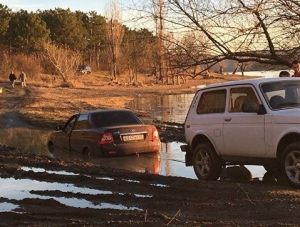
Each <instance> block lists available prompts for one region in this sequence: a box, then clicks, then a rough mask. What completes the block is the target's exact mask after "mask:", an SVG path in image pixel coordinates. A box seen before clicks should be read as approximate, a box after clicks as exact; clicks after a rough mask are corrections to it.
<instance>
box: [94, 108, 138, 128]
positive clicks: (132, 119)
mask: <svg viewBox="0 0 300 227" xmlns="http://www.w3.org/2000/svg"><path fill="white" fill-rule="evenodd" d="M91 121H92V124H93V125H94V127H96V128H101V127H110V126H119V125H132V124H143V122H141V121H140V120H139V119H138V118H137V117H136V116H135V115H134V114H133V113H131V112H129V111H107V112H97V113H93V114H92V115H91Z"/></svg>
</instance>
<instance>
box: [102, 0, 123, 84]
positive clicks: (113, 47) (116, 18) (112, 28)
mask: <svg viewBox="0 0 300 227" xmlns="http://www.w3.org/2000/svg"><path fill="white" fill-rule="evenodd" d="M106 14H107V18H108V21H107V28H106V36H107V44H108V50H109V53H110V55H111V68H112V70H111V71H112V79H113V80H117V74H118V70H117V62H118V59H119V55H120V53H121V51H120V47H121V42H122V39H123V36H124V27H123V25H122V24H121V23H120V20H121V13H120V10H119V8H118V1H117V0H111V2H110V5H109V7H108V10H107V12H106Z"/></svg>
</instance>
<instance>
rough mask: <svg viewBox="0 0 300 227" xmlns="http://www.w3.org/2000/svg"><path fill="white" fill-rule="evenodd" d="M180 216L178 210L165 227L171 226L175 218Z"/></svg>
mask: <svg viewBox="0 0 300 227" xmlns="http://www.w3.org/2000/svg"><path fill="white" fill-rule="evenodd" d="M178 214H180V209H179V210H178V211H177V213H176V214H175V216H174V217H173V218H172V219H171V220H170V221H169V222H168V224H167V225H169V224H171V222H172V221H173V220H174V219H175V218H176V216H177V215H178Z"/></svg>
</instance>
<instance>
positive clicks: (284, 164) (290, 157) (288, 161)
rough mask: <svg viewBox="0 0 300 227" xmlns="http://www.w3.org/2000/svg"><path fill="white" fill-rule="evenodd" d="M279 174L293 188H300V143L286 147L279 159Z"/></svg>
mask: <svg viewBox="0 0 300 227" xmlns="http://www.w3.org/2000/svg"><path fill="white" fill-rule="evenodd" d="M281 173H282V175H283V177H284V178H285V180H286V181H287V182H288V183H289V184H290V185H292V186H293V187H295V188H300V142H294V143H291V144H290V145H289V146H287V147H286V149H285V150H284V152H283V154H282V158H281Z"/></svg>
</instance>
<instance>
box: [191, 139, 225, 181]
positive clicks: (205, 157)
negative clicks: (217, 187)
mask: <svg viewBox="0 0 300 227" xmlns="http://www.w3.org/2000/svg"><path fill="white" fill-rule="evenodd" d="M193 168H194V171H195V174H196V176H197V177H198V179H200V180H217V179H218V178H219V177H220V175H221V172H222V161H221V159H220V157H219V156H218V155H217V153H216V152H215V150H214V148H213V147H212V145H211V144H210V143H200V144H199V145H198V146H197V147H196V148H195V150H194V152H193Z"/></svg>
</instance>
